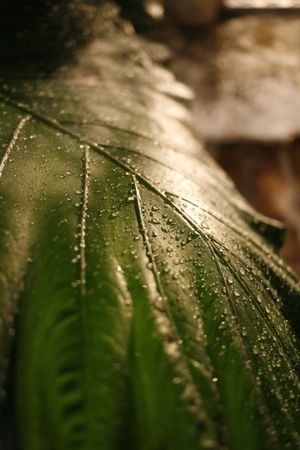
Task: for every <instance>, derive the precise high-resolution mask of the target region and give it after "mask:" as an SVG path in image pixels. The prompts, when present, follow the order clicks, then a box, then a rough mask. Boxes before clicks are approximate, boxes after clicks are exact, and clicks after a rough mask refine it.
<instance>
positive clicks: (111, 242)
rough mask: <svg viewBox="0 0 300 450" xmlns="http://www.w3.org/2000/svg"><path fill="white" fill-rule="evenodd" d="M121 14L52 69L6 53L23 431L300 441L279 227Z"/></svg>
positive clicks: (89, 443)
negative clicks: (218, 153) (201, 135)
mask: <svg viewBox="0 0 300 450" xmlns="http://www.w3.org/2000/svg"><path fill="white" fill-rule="evenodd" d="M110 17H111V16H110ZM116 21H117V25H115V24H114V22H113V21H112V20H111V19H109V25H107V24H106V29H105V32H103V33H102V34H101V33H99V37H98V38H97V39H95V40H94V41H93V42H91V43H89V44H88V45H87V46H86V47H85V48H84V49H83V50H82V51H81V52H79V53H78V55H77V59H76V61H75V62H73V63H70V64H69V65H64V66H62V67H60V68H58V69H57V70H56V71H55V72H54V73H52V74H51V75H47V76H45V75H43V76H42V75H41V74H39V73H37V72H35V71H34V69H32V68H31V67H29V69H28V68H24V73H17V74H16V72H13V71H9V70H6V69H3V71H2V80H3V82H2V89H1V94H0V129H1V153H0V183H1V193H0V195H1V208H0V229H1V232H0V255H1V257H0V292H1V300H0V311H1V330H0V331H1V338H0V339H1V354H0V361H1V380H2V386H3V388H4V386H5V373H7V361H8V360H9V359H10V358H11V354H13V363H12V369H11V371H12V380H13V399H14V400H13V403H14V410H15V416H16V422H17V428H18V434H19V438H18V439H19V443H20V446H21V448H22V450H44V449H45V450H46V449H47V450H48V449H49V450H50V449H51V450H61V449H64V450H68V449H70V450H71V449H72V450H77V449H78V450H96V449H103V450H112V449H115V450H117V449H118V450H120V449H122V450H123V449H124V450H127V449H132V450H133V449H138V450H160V449H172V450H177V449H178V450H182V449H188V450H196V449H232V450H241V449H243V450H254V449H255V450H260V449H282V448H287V449H297V448H299V445H300V444H299V443H300V438H299V430H298V424H299V378H298V372H299V353H298V351H297V349H298V346H297V341H296V338H295V333H297V326H298V322H297V317H299V293H300V287H299V281H298V279H297V278H296V277H295V275H294V274H293V273H292V272H290V271H289V269H287V268H286V266H285V264H284V263H283V261H282V260H281V258H280V256H278V250H279V247H280V244H281V242H282V239H283V235H284V231H283V229H282V228H281V226H280V225H279V224H277V223H276V222H274V221H272V220H268V219H266V218H264V217H262V216H260V215H258V214H257V213H255V212H254V211H253V210H252V209H251V208H250V206H249V205H248V204H247V203H246V202H245V201H244V200H243V199H242V198H241V197H240V195H239V194H238V193H237V192H236V190H235V188H234V187H233V185H232V183H231V181H230V180H229V179H227V177H226V176H225V174H224V173H223V172H222V171H221V170H220V169H219V168H218V167H217V166H216V165H215V163H214V162H213V161H212V160H211V159H210V157H209V156H208V155H207V153H206V152H205V150H204V149H203V147H202V145H201V143H200V142H199V139H198V138H197V137H196V136H195V135H194V134H193V132H192V131H191V128H192V127H191V123H190V116H189V113H188V111H187V110H186V108H185V106H183V103H184V102H186V100H188V98H189V97H190V93H189V91H188V90H187V89H186V88H185V87H183V86H182V85H180V84H178V83H177V82H176V81H175V80H174V79H173V77H172V76H171V75H170V74H169V73H168V72H167V71H166V70H165V69H163V68H162V67H161V66H159V65H158V64H157V63H156V62H155V59H159V56H158V54H159V52H160V49H159V47H156V46H150V44H148V43H146V42H144V41H142V40H141V39H140V38H138V37H137V36H136V35H135V34H134V33H129V31H128V26H127V25H122V26H120V22H119V21H118V19H116ZM105 23H106V22H105ZM15 317H17V319H15ZM14 336H15V337H16V338H15V339H13V337H14ZM12 342H14V348H13V350H12Z"/></svg>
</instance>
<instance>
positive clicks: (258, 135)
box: [174, 14, 300, 142]
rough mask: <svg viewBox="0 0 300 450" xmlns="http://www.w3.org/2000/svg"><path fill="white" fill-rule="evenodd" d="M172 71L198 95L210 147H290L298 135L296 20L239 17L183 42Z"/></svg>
mask: <svg viewBox="0 0 300 450" xmlns="http://www.w3.org/2000/svg"><path fill="white" fill-rule="evenodd" d="M174 70H175V72H176V74H177V75H179V76H180V78H181V79H183V80H184V81H185V82H186V83H188V84H189V85H191V86H192V87H193V88H194V90H195V92H196V101H195V104H194V110H195V119H196V126H197V128H198V130H199V131H200V133H201V134H202V135H203V137H204V138H205V139H207V140H209V141H219V140H222V141H232V140H236V139H247V140H249V139H252V140H260V141H282V142H286V141H290V140H292V139H294V138H295V137H296V136H297V135H298V134H299V133H300V120H299V114H300V16H298V15H289V16H284V17H281V16H280V15H267V14H262V15H261V16H258V15H253V16H242V17H238V18H232V19H229V20H226V21H224V22H222V23H220V24H219V25H218V26H216V27H215V28H211V29H210V30H209V31H207V32H205V31H202V32H201V33H193V34H189V35H186V36H185V40H184V41H183V43H182V47H181V49H180V52H179V54H178V56H177V57H176V60H175V62H174Z"/></svg>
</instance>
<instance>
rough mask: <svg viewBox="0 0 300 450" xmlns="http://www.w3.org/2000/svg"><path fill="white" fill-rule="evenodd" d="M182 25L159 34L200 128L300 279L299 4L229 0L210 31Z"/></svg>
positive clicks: (166, 26) (294, 1)
mask: <svg viewBox="0 0 300 450" xmlns="http://www.w3.org/2000/svg"><path fill="white" fill-rule="evenodd" d="M199 1H202V3H203V2H205V0H199ZM207 1H209V0H207ZM189 3H190V4H191V5H192V2H189ZM195 11H196V10H195ZM193 21H195V20H193ZM199 22H200V21H199ZM179 24H180V20H177V23H176V22H175V23H174V21H172V20H171V19H170V20H168V17H167V18H166V22H165V23H164V25H163V27H161V29H160V30H159V31H158V33H157V35H158V38H159V40H163V41H165V42H167V43H168V44H169V45H170V46H171V47H172V48H173V50H174V58H173V63H172V68H173V71H174V72H175V74H176V76H177V77H178V78H179V79H180V80H182V81H184V82H185V83H187V84H188V85H189V86H191V87H192V88H193V90H194V92H195V101H194V104H193V111H194V122H195V126H196V129H197V130H198V132H199V133H200V135H201V136H202V137H203V138H204V140H205V141H206V143H207V144H208V148H209V149H211V153H212V155H213V156H214V157H215V158H216V160H217V161H218V162H219V163H220V164H221V166H222V167H223V168H224V169H225V171H226V172H227V173H228V174H229V175H230V177H231V178H232V179H233V180H234V182H235V183H236V186H237V188H238V189H239V191H240V192H241V193H242V194H243V195H244V196H245V197H246V198H247V199H248V201H249V202H250V204H251V205H253V206H254V207H255V208H256V209H257V210H258V211H259V212H261V213H263V214H265V215H267V216H270V217H273V218H276V219H279V220H281V221H283V222H284V223H285V224H286V226H287V228H288V230H289V232H288V238H287V241H286V245H285V247H284V249H283V257H284V258H285V259H286V261H287V262H288V263H289V264H290V265H291V266H292V268H293V269H294V270H295V271H296V272H297V273H298V274H300V0H224V2H223V9H222V10H220V13H219V16H218V17H217V18H215V21H214V22H212V23H211V24H206V26H205V27H204V26H202V27H200V26H199V27H195V26H193V24H192V23H191V27H189V26H187V25H188V24H186V21H185V23H184V25H185V26H184V27H182V26H180V25H179Z"/></svg>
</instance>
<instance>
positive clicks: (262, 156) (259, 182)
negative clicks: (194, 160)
mask: <svg viewBox="0 0 300 450" xmlns="http://www.w3.org/2000/svg"><path fill="white" fill-rule="evenodd" d="M213 153H214V156H215V157H216V159H217V161H218V162H219V163H220V164H221V166H222V167H223V168H224V169H225V171H226V172H227V173H228V174H229V175H230V177H231V178H232V179H233V180H234V182H235V184H236V186H237V188H238V190H239V191H240V192H241V193H242V194H243V195H244V196H245V197H246V198H247V199H248V201H249V202H250V203H251V205H253V206H254V208H255V209H257V210H258V211H260V212H261V213H263V214H266V215H267V216H269V217H273V218H276V219H279V220H281V221H282V222H284V223H285V224H286V226H287V228H288V234H287V240H286V243H285V246H284V248H283V252H282V255H283V257H284V258H285V259H286V261H288V263H289V264H290V265H291V267H292V268H293V269H294V270H295V271H296V272H297V273H298V274H299V275H300V141H295V142H293V143H291V144H278V143H277V144H276V143H274V144H263V143H259V142H257V143H255V142H248V143H247V142H238V141H237V142H233V143H230V144H218V145H216V146H215V148H214V152H213Z"/></svg>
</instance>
